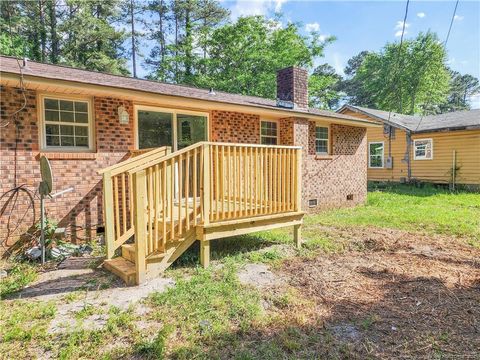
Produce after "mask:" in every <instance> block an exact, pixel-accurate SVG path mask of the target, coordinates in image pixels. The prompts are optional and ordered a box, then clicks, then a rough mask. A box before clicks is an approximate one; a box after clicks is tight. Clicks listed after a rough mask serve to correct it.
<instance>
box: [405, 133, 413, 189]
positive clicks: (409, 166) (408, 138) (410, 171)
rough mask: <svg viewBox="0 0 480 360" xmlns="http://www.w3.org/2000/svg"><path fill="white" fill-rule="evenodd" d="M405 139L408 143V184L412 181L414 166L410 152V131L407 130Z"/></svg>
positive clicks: (406, 157)
mask: <svg viewBox="0 0 480 360" xmlns="http://www.w3.org/2000/svg"><path fill="white" fill-rule="evenodd" d="M405 137H406V141H407V149H406V152H405V161H406V162H407V182H410V181H411V179H412V164H411V156H410V150H411V148H412V135H411V133H410V130H405Z"/></svg>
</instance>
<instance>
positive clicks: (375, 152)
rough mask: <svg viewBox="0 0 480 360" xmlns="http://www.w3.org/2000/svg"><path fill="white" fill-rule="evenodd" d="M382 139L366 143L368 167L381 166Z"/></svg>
mask: <svg viewBox="0 0 480 360" xmlns="http://www.w3.org/2000/svg"><path fill="white" fill-rule="evenodd" d="M383 147H384V145H383V141H378V142H370V143H368V167H370V168H383Z"/></svg>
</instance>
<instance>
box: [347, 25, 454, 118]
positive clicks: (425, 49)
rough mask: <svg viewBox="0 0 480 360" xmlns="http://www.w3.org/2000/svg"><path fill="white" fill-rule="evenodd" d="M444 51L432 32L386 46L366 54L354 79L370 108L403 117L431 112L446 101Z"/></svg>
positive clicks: (448, 77) (446, 83)
mask: <svg viewBox="0 0 480 360" xmlns="http://www.w3.org/2000/svg"><path fill="white" fill-rule="evenodd" d="M445 61H446V51H445V48H444V47H443V45H442V44H440V43H439V41H438V37H437V36H436V35H435V34H433V33H430V32H428V33H425V34H424V33H420V34H419V35H418V36H417V37H416V38H415V39H412V40H405V41H404V42H403V45H402V46H400V43H391V44H387V45H386V46H385V47H384V48H383V49H382V50H381V51H380V52H379V53H369V54H368V55H367V56H366V57H365V59H364V61H363V62H362V65H361V66H360V68H359V69H358V71H357V72H356V75H355V78H356V80H357V81H359V82H360V83H361V84H362V88H363V91H365V92H366V93H368V94H369V95H370V96H369V97H370V102H371V104H373V107H375V108H377V109H381V110H387V111H388V110H392V111H394V112H398V113H404V114H416V113H423V112H431V111H432V108H434V105H438V104H442V103H444V102H445V101H446V99H447V95H448V91H449V80H450V75H449V72H448V69H447V66H446V65H445Z"/></svg>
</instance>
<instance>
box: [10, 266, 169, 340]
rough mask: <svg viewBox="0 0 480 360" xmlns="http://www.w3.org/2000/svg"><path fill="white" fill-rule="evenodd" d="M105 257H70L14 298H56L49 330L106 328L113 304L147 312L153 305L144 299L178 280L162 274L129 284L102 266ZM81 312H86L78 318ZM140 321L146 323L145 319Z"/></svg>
mask: <svg viewBox="0 0 480 360" xmlns="http://www.w3.org/2000/svg"><path fill="white" fill-rule="evenodd" d="M101 261H102V260H101V259H100V260H99V259H96V258H91V257H86V258H82V257H71V258H68V259H67V260H65V261H64V262H62V263H61V264H60V265H59V266H58V268H56V269H52V270H50V271H46V272H44V273H41V274H40V275H39V277H38V279H37V280H36V281H35V282H33V283H32V284H30V285H29V286H28V287H26V288H25V289H23V290H22V291H20V292H18V293H16V294H14V295H13V296H11V299H29V300H31V301H49V300H54V301H56V302H57V304H58V305H57V310H56V313H55V317H54V318H53V320H52V321H51V322H50V325H49V328H48V330H47V331H48V333H50V334H56V333H64V332H69V331H74V330H77V331H78V330H79V329H89V330H99V329H102V328H104V327H105V325H106V324H107V320H108V311H109V309H110V308H111V307H112V306H113V307H116V308H118V309H119V310H121V311H125V310H128V309H130V308H132V309H133V310H134V313H135V314H138V315H144V314H146V313H148V312H149V311H150V309H149V308H148V306H146V305H145V304H144V303H143V302H142V300H144V299H145V298H146V297H147V296H148V295H150V294H151V293H153V292H163V291H165V290H166V289H168V288H169V287H171V286H173V285H174V284H175V282H174V281H173V279H170V278H165V277H159V278H156V279H153V280H151V281H148V282H146V283H145V284H142V285H140V286H131V287H127V286H125V283H123V282H122V281H121V280H120V279H119V278H117V277H115V276H114V275H112V274H110V273H108V272H106V271H104V270H102V269H100V268H99V267H98V265H99V264H101ZM81 312H84V313H85V314H86V316H85V318H82V321H78V314H79V313H81ZM90 313H91V314H90ZM138 325H139V326H140V327H142V326H145V324H143V323H142V324H138Z"/></svg>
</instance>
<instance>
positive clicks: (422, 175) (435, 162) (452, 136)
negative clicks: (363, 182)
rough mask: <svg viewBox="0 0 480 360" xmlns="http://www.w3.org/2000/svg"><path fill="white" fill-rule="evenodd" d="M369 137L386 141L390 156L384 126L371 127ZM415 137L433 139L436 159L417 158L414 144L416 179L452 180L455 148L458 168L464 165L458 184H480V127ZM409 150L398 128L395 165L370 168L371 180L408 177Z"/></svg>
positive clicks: (446, 181) (363, 116)
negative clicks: (406, 152) (406, 159)
mask: <svg viewBox="0 0 480 360" xmlns="http://www.w3.org/2000/svg"><path fill="white" fill-rule="evenodd" d="M342 113H343V114H346V115H351V116H356V117H359V118H362V119H369V120H374V119H373V118H371V117H369V116H366V115H363V114H359V113H356V112H354V111H350V110H347V111H343V112H342ZM367 139H368V142H376V141H383V142H384V157H385V159H386V158H387V156H388V154H389V153H388V151H389V144H388V136H384V135H383V128H367ZM415 139H433V159H432V160H414V159H413V144H412V147H411V152H410V158H411V170H412V173H411V175H412V178H416V179H419V180H423V181H428V182H436V183H449V182H451V180H452V178H451V169H452V166H453V163H452V160H453V150H456V156H457V168H458V167H459V168H460V169H459V170H457V177H456V182H457V183H458V184H476V185H478V184H480V130H468V131H448V132H432V133H423V134H414V135H412V140H415ZM406 149H407V141H406V133H405V131H403V130H400V129H398V128H397V129H396V130H395V139H392V142H391V156H392V157H393V168H392V169H386V168H383V169H370V168H369V169H368V172H367V174H368V180H379V181H386V180H390V181H400V178H402V177H404V178H406V177H407V163H406V162H402V159H403V158H404V157H405V151H406ZM367 156H368V155H367Z"/></svg>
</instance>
